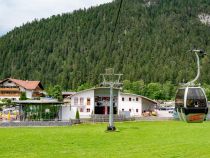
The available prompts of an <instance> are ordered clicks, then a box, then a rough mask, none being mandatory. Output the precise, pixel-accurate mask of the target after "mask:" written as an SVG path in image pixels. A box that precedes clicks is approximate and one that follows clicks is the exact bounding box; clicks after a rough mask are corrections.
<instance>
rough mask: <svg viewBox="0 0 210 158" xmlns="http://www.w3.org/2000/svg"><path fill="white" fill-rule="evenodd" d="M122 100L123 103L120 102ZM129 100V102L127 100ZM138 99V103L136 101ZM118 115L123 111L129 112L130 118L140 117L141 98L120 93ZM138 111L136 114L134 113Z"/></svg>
mask: <svg viewBox="0 0 210 158" xmlns="http://www.w3.org/2000/svg"><path fill="white" fill-rule="evenodd" d="M122 98H124V101H123V100H122ZM129 98H131V101H130V100H129ZM136 98H138V101H137V100H136ZM118 102H119V104H118V113H119V114H120V113H122V111H123V109H124V111H131V112H130V116H141V115H142V98H141V97H140V96H138V95H133V94H123V93H120V95H119V98H118ZM136 109H138V112H137V111H136Z"/></svg>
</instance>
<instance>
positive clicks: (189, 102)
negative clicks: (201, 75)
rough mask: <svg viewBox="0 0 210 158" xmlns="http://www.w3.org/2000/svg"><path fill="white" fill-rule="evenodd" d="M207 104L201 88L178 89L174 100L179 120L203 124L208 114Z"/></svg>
mask: <svg viewBox="0 0 210 158" xmlns="http://www.w3.org/2000/svg"><path fill="white" fill-rule="evenodd" d="M207 105H208V102H207V98H206V95H205V92H204V89H203V88H201V87H183V88H179V89H178V90H177V93H176V98H175V110H176V112H177V114H178V116H179V119H180V120H184V121H186V122H203V121H204V120H205V119H206V116H207V113H208V106H207Z"/></svg>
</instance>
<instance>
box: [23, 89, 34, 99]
mask: <svg viewBox="0 0 210 158" xmlns="http://www.w3.org/2000/svg"><path fill="white" fill-rule="evenodd" d="M25 92H26V98H29V99H31V98H32V95H33V91H32V90H25Z"/></svg>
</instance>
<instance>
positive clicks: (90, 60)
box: [0, 0, 210, 89]
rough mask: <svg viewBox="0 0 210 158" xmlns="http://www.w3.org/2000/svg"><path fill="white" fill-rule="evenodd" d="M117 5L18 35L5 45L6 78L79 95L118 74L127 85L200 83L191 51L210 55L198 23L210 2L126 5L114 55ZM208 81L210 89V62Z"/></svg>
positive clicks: (28, 27) (0, 62) (1, 62)
mask: <svg viewBox="0 0 210 158" xmlns="http://www.w3.org/2000/svg"><path fill="white" fill-rule="evenodd" d="M118 6H119V0H117V1H114V2H113V3H110V4H104V5H101V6H98V7H94V8H90V9H88V10H79V11H75V12H74V13H71V14H70V13H69V14H63V15H58V16H52V17H50V18H48V19H42V20H40V21H33V22H32V23H27V24H25V25H24V26H22V27H20V28H15V29H14V30H13V31H11V32H9V33H8V34H7V35H5V36H3V37H2V38H0V54H1V56H0V78H5V77H10V76H11V77H13V78H21V79H31V80H32V79H33V80H41V81H42V82H43V83H44V84H46V85H47V86H49V85H50V84H61V85H62V87H63V88H64V89H74V88H76V87H77V86H78V85H80V84H82V83H85V82H88V83H92V84H97V83H98V82H99V81H100V73H103V72H104V69H105V68H107V67H110V66H111V67H114V68H115V71H116V72H120V73H123V74H124V76H123V78H124V79H129V80H132V81H135V80H140V79H143V80H144V81H145V82H152V81H153V82H161V83H163V82H165V81H172V83H179V82H182V81H187V80H189V79H191V78H193V77H194V76H195V73H196V72H195V71H196V67H195V66H196V65H195V62H194V60H195V58H194V56H193V55H191V54H189V53H186V51H187V50H189V49H190V48H192V47H199V48H203V49H205V50H206V51H207V52H210V27H209V26H208V25H204V24H202V23H201V22H200V21H199V18H198V15H199V14H200V13H208V11H209V10H210V2H209V1H208V0H186V1H183V0H153V1H148V0H147V1H145V0H142V1H140V0H124V2H123V6H122V10H121V11H122V12H121V14H120V18H119V22H118V25H117V30H116V32H115V37H114V41H113V45H112V51H111V52H108V45H109V42H110V38H111V34H112V31H113V27H114V26H113V25H114V21H115V18H116V14H117V9H118ZM202 64H203V67H202V82H205V83H208V84H210V71H209V69H210V64H209V57H205V58H204V59H202Z"/></svg>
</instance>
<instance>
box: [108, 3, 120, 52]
mask: <svg viewBox="0 0 210 158" xmlns="http://www.w3.org/2000/svg"><path fill="white" fill-rule="evenodd" d="M122 3H123V0H121V1H120V5H119V9H118V12H117V18H116V21H115V24H114V30H113V32H112V36H111V40H110V43H109V53H110V52H111V46H112V42H113V39H114V34H115V31H116V28H117V22H118V19H119V16H120V10H121V8H122Z"/></svg>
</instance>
